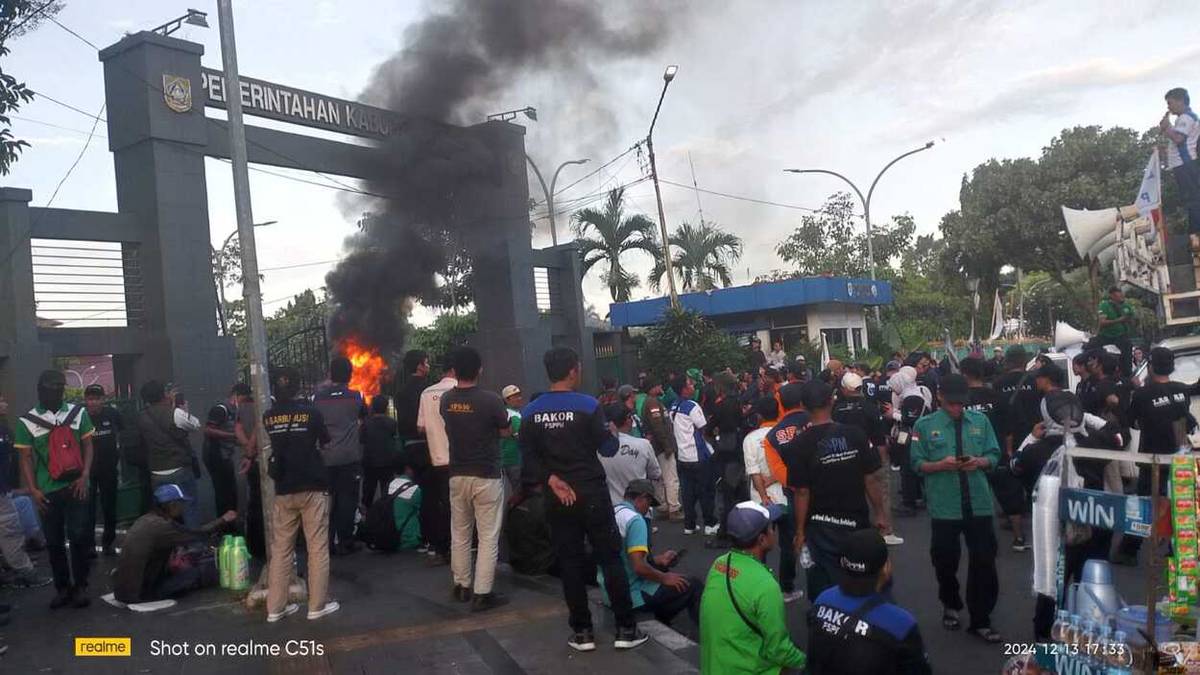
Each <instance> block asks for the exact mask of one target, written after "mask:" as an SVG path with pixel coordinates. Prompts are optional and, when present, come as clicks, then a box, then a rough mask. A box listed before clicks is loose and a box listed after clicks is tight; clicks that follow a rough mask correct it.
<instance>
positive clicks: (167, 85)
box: [162, 73, 192, 113]
mask: <svg viewBox="0 0 1200 675" xmlns="http://www.w3.org/2000/svg"><path fill="white" fill-rule="evenodd" d="M162 79H163V101H164V102H165V103H166V104H167V107H168V108H170V109H171V110H174V111H175V112H177V113H185V112H187V111H189V110H191V109H192V81H191V80H189V79H187V78H186V77H183V76H182V75H170V74H168V73H163V76H162Z"/></svg>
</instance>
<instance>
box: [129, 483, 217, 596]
mask: <svg viewBox="0 0 1200 675" xmlns="http://www.w3.org/2000/svg"><path fill="white" fill-rule="evenodd" d="M191 499H192V498H191V497H189V496H187V495H186V494H184V493H183V490H181V489H180V488H179V486H178V485H174V484H172V483H167V484H165V485H159V486H158V487H157V488H155V489H154V503H155V507H154V508H153V509H151V510H150V511H149V512H148V513H146V514H145V515H143V516H142V517H140V518H138V519H137V520H136V521H135V522H134V523H133V525H132V526H131V527H130V528H129V532H128V533H126V535H125V545H124V546H122V547H121V557H120V558H118V559H117V566H116V569H115V570H114V571H113V594H114V596H115V597H116V599H117V600H118V601H119V602H123V603H126V604H133V603H139V602H150V601H152V600H163V599H166V598H172V597H176V596H178V595H182V594H183V593H186V592H188V591H190V590H193V589H196V588H200V587H201V586H204V585H208V584H211V583H213V582H214V581H215V580H216V568H215V566H214V565H212V564H211V563H209V564H208V566H207V569H205V568H204V567H201V566H195V565H192V566H188V567H184V568H183V569H181V570H179V571H176V572H172V570H171V569H170V568H169V567H168V565H167V561H168V560H169V559H170V558H171V552H172V551H174V550H175V547H177V546H185V545H187V544H192V543H196V542H200V541H204V540H205V539H206V538H207V537H208V535H210V534H212V533H213V532H216V531H217V530H219V529H221V528H223V527H225V526H227V525H229V524H230V523H233V522H234V521H236V520H237V512H235V511H226V512H225V513H223V514H222V515H221V517H220V518H217V519H216V520H214V521H212V522H210V523H207V524H205V525H204V526H202V527H201V528H200V529H198V530H189V529H188V528H186V527H184V525H183V513H184V505H185V504H186V503H187V502H189V501H191Z"/></svg>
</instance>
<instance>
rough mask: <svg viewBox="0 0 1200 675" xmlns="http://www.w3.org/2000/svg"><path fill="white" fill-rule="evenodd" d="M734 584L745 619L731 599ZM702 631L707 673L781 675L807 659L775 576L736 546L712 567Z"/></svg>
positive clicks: (703, 664) (702, 663) (702, 655)
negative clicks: (790, 623)
mask: <svg viewBox="0 0 1200 675" xmlns="http://www.w3.org/2000/svg"><path fill="white" fill-rule="evenodd" d="M784 545H785V546H786V545H787V544H786V543H785V544H784ZM730 589H732V591H733V595H734V596H735V597H736V599H737V604H738V607H740V608H741V610H742V613H743V614H745V616H746V619H745V620H744V619H742V617H741V616H740V615H739V614H738V611H737V609H735V608H734V606H733V602H732V601H731V600H730ZM746 620H749V621H750V622H751V623H753V624H754V625H755V626H756V627H757V628H758V632H755V631H754V629H752V628H751V627H750V626H749V625H747V623H746ZM700 634H701V635H703V636H704V639H703V640H701V641H700V672H701V673H712V674H713V675H718V674H719V675H767V674H768V673H770V674H772V675H776V674H778V673H779V671H780V670H781V669H783V668H793V669H796V670H801V669H803V668H804V664H805V662H806V661H807V659H806V658H805V656H804V652H802V651H800V649H799V648H798V647H796V645H795V643H793V642H792V638H791V635H790V634H789V633H788V627H787V618H786V615H785V614H784V609H783V592H782V591H781V590H780V589H779V582H777V581H776V580H775V575H773V574H771V570H769V569H767V567H766V566H765V565H763V564H762V563H761V562H759V561H758V560H756V559H755V558H754V557H753V556H751V555H749V554H747V553H743V552H741V551H738V550H736V549H735V550H733V551H731V552H730V553H726V554H724V555H722V556H720V557H718V558H717V560H716V562H714V563H713V566H712V569H710V570H709V572H708V581H707V582H705V584H704V594H703V595H702V596H701V599H700Z"/></svg>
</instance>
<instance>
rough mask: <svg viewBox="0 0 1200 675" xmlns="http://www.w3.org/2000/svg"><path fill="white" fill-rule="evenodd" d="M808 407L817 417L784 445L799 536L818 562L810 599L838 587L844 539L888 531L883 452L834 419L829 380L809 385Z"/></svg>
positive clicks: (809, 576) (810, 574) (810, 576)
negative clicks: (876, 530)
mask: <svg viewBox="0 0 1200 675" xmlns="http://www.w3.org/2000/svg"><path fill="white" fill-rule="evenodd" d="M802 397H803V401H804V407H805V408H807V409H808V412H809V414H810V415H811V416H812V417H811V421H810V423H809V425H808V427H807V428H806V429H804V430H803V431H802V432H801V433H800V434H798V435H797V436H796V437H795V438H794V439H792V440H791V441H790V442H788V443H784V444H782V445H781V446H780V447H779V454H780V456H781V457H782V458H783V461H784V462H785V463H786V464H787V482H788V485H789V486H790V487H791V488H792V489H793V490H795V492H796V500H795V502H796V511H795V515H794V517H795V520H796V536H795V538H794V540H793V546H795V547H796V551H797V552H799V551H802V550H803V549H804V548H805V547H806V546H807V548H808V551H809V554H810V555H811V557H812V561H813V563H814V566H813V567H810V568H808V570H807V571H806V573H805V576H806V581H807V583H808V597H810V598H815V597H817V596H818V595H820V594H821V592H822V591H824V590H825V589H826V588H828V587H829V586H831V585H833V583H834V580H835V578H836V573H837V565H838V562H837V561H838V552H839V551H840V550H841V546H842V541H843V540H844V539H845V538H846V537H847V536H848V535H849V534H850V533H851V532H854V531H855V530H859V529H863V528H866V527H871V524H872V521H871V513H872V512H874V513H875V521H876V522H875V526H876V527H878V528H879V529H881V530H886V529H888V527H889V525H888V523H889V514H888V513H887V512H886V510H885V509H884V508H883V484H882V483H881V482H880V480H879V473H878V470H879V468H880V463H879V453H878V452H877V451H876V450H875V448H873V447H871V444H870V440H869V439H868V438H867V435H866V433H865V432H863V430H862V429H859V428H857V427H852V426H850V425H847V424H839V423H837V422H835V421H833V416H832V414H833V411H832V409H833V388H832V387H830V386H829V385H827V384H825V383H824V382H820V381H814V382H809V383H808V384H806V385H804V391H803V394H802Z"/></svg>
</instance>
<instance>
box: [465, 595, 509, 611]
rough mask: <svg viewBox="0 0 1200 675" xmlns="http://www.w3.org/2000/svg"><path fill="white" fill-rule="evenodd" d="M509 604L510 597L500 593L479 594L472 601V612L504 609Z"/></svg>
mask: <svg viewBox="0 0 1200 675" xmlns="http://www.w3.org/2000/svg"><path fill="white" fill-rule="evenodd" d="M507 604H508V597H506V596H503V595H501V594H499V593H479V594H477V595H476V596H475V597H474V598H472V599H471V611H472V612H486V611H488V610H489V609H495V608H497V607H503V606H504V605H507Z"/></svg>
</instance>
